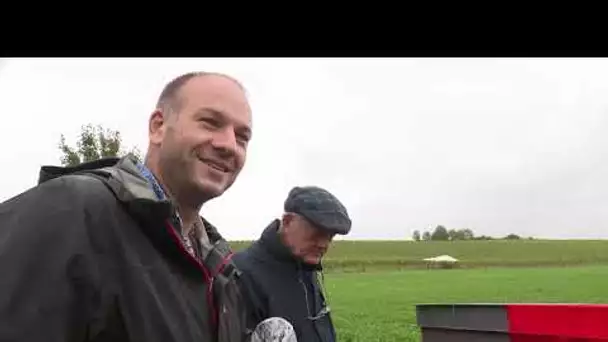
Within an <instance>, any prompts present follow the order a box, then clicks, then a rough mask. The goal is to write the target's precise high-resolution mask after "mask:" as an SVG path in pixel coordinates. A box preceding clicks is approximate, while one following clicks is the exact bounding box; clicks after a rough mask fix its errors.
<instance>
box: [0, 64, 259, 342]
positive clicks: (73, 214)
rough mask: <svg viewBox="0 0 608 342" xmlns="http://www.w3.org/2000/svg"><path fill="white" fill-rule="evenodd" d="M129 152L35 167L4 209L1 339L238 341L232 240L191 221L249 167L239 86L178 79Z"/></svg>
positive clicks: (0, 208)
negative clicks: (143, 144)
mask: <svg viewBox="0 0 608 342" xmlns="http://www.w3.org/2000/svg"><path fill="white" fill-rule="evenodd" d="M148 131H149V145H148V151H147V155H146V159H145V163H139V162H137V161H136V160H135V159H134V158H133V157H131V156H127V157H124V158H120V159H118V158H108V159H102V160H98V161H94V162H90V163H86V164H82V165H79V166H76V167H51V166H46V167H43V168H42V169H41V171H40V179H39V184H38V186H36V187H34V188H32V189H30V190H28V191H26V192H24V193H22V194H19V195H18V196H16V197H14V198H12V199H9V200H7V201H6V202H4V203H2V204H0V227H1V229H0V274H2V276H1V279H2V280H0V340H2V341H24V342H25V341H28V342H38V341H49V342H60V341H61V342H62V341H96V342H105V341H147V342H155V341H159V342H160V341H162V342H195V341H196V342H201V341H221V342H224V341H226V342H237V341H238V342H241V341H243V340H244V339H245V338H246V336H245V335H246V334H247V331H248V328H251V326H248V325H247V320H246V311H245V309H244V307H243V306H242V305H243V301H242V297H241V296H240V292H239V291H240V290H239V289H240V287H239V285H238V284H237V283H236V279H237V278H238V271H237V270H236V268H235V267H234V265H233V264H232V262H231V261H230V255H231V253H230V250H229V248H228V244H227V243H226V241H225V240H224V239H223V238H222V236H221V235H220V233H219V232H218V231H217V229H215V228H214V227H213V226H212V225H211V224H210V223H209V222H207V221H206V220H204V219H203V218H201V217H200V216H199V211H200V210H201V207H202V206H203V204H204V203H206V202H207V201H209V200H211V199H214V198H216V197H218V196H221V195H222V194H223V193H224V192H225V191H226V190H227V189H228V188H230V187H231V186H232V184H233V183H234V182H235V180H236V179H237V177H238V175H239V173H240V172H241V169H242V168H243V166H244V165H245V160H246V155H247V146H248V143H249V140H250V139H251V131H252V128H251V109H250V107H249V103H248V100H247V98H246V95H245V92H244V90H243V87H242V86H241V84H240V83H239V82H238V81H236V80H235V79H233V78H231V77H229V76H226V75H222V74H215V73H202V72H196V73H189V74H185V75H182V76H180V77H177V78H176V79H174V80H173V81H171V82H170V83H169V84H167V85H166V87H165V88H164V90H163V91H162V93H161V95H160V98H159V100H158V103H157V105H156V107H155V110H154V111H153V112H152V114H151V116H150V119H149V125H148Z"/></svg>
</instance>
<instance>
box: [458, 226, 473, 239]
mask: <svg viewBox="0 0 608 342" xmlns="http://www.w3.org/2000/svg"><path fill="white" fill-rule="evenodd" d="M461 231H462V239H463V240H473V238H475V234H473V231H472V230H471V229H468V228H467V229H462V230H461Z"/></svg>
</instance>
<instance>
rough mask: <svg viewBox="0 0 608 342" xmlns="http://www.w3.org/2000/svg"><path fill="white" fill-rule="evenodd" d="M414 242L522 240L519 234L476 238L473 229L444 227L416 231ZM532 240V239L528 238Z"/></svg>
mask: <svg viewBox="0 0 608 342" xmlns="http://www.w3.org/2000/svg"><path fill="white" fill-rule="evenodd" d="M412 238H413V239H414V241H464V240H496V239H503V240H520V239H522V237H521V236H519V235H517V234H509V235H507V236H504V237H502V238H496V237H492V236H487V235H480V236H476V235H475V233H473V231H472V230H471V229H468V228H467V229H449V230H448V229H447V228H445V227H444V226H442V225H439V226H437V227H435V229H434V230H433V231H424V232H422V233H420V231H419V230H414V233H413V235H412ZM528 239H532V238H528Z"/></svg>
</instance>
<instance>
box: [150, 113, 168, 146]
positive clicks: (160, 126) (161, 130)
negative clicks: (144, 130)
mask: <svg viewBox="0 0 608 342" xmlns="http://www.w3.org/2000/svg"><path fill="white" fill-rule="evenodd" d="M166 124H167V118H166V115H165V113H163V111H162V110H161V109H156V110H155V111H154V112H152V115H150V120H149V122H148V135H149V136H150V142H151V143H152V144H155V145H158V144H160V143H161V142H162V141H163V137H164V136H165V127H166Z"/></svg>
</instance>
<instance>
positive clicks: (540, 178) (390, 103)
mask: <svg viewBox="0 0 608 342" xmlns="http://www.w3.org/2000/svg"><path fill="white" fill-rule="evenodd" d="M0 63H2V68H0V108H1V109H2V118H3V122H4V123H5V125H4V126H3V130H2V134H1V135H0V143H1V145H2V146H3V149H2V152H3V153H2V155H3V161H2V165H3V166H4V168H3V177H1V178H0V201H3V200H6V199H8V198H10V197H12V196H14V195H16V194H18V193H19V192H22V191H24V190H26V189H27V188H29V187H31V186H33V185H34V184H35V182H36V179H37V175H38V170H39V168H40V166H41V165H42V164H57V165H58V164H59V157H60V154H59V151H58V149H57V143H58V141H59V136H60V134H61V133H64V134H66V135H67V138H68V141H69V142H71V143H73V142H74V141H75V139H76V135H77V134H78V132H79V129H80V126H81V125H83V124H86V123H94V124H102V125H104V126H107V127H109V128H112V129H117V130H120V131H121V133H122V134H123V137H124V140H125V144H127V145H128V146H133V145H136V146H138V147H139V148H140V150H142V151H145V148H146V144H147V120H148V116H149V114H150V113H151V111H152V110H153V109H154V104H155V101H156V98H157V97H158V95H159V93H160V91H161V88H162V87H163V86H164V84H165V83H166V82H168V81H169V80H170V79H171V78H173V77H175V76H177V75H178V74H181V73H184V72H188V71H192V70H204V71H218V72H224V73H228V74H230V75H233V76H234V77H236V78H238V79H240V80H241V81H242V82H243V83H244V85H245V86H246V87H247V89H248V91H249V95H250V99H251V104H252V107H253V111H254V138H253V141H252V143H251V145H250V150H249V156H248V161H247V164H246V166H245V169H244V171H243V172H242V174H241V176H240V178H239V179H238V181H237V182H236V183H235V185H234V186H233V188H232V189H230V190H229V191H228V192H227V193H226V194H225V195H224V196H223V197H222V198H219V199H216V200H214V201H213V202H210V203H209V204H208V205H206V206H205V207H204V208H203V211H202V213H203V215H205V216H206V217H207V218H209V219H210V220H211V221H212V222H214V223H215V224H216V225H217V226H218V227H219V228H220V229H221V230H222V232H223V234H224V235H225V236H226V237H227V238H230V239H250V238H256V237H257V236H258V235H259V233H260V232H261V230H262V229H263V228H264V227H265V226H266V225H267V224H268V223H269V221H270V220H272V219H273V218H275V217H278V215H280V214H281V209H282V203H283V200H284V198H285V196H286V194H287V192H288V191H289V189H290V188H291V187H292V186H295V185H304V184H315V185H319V186H323V187H326V188H327V189H329V190H330V191H332V192H334V193H335V194H336V195H337V196H338V197H339V198H341V199H342V200H343V202H344V203H345V205H346V206H347V207H348V209H349V210H350V213H351V216H352V218H353V221H354V223H353V230H352V234H351V236H350V238H377V239H394V238H395V239H400V238H409V237H410V236H411V232H412V231H413V230H414V229H421V230H424V229H429V228H432V227H434V226H436V225H438V224H442V225H444V226H446V227H447V228H471V229H473V230H474V231H475V232H476V233H477V234H490V235H506V234H508V233H511V232H514V233H518V234H523V235H526V236H528V235H533V236H537V237H551V238H570V237H576V238H606V237H608V178H607V177H608V153H606V152H608V134H607V133H606V132H608V60H606V59H368V60H363V59H332V60H321V59H285V60H280V59H273V60H241V59H229V60H209V59H187V60H159V59H113V60H110V59H80V60H79V59H48V60H45V59H23V60H17V59H15V60H8V61H0ZM33 210H35V208H33Z"/></svg>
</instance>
